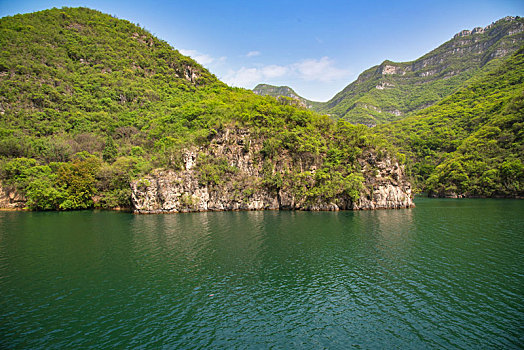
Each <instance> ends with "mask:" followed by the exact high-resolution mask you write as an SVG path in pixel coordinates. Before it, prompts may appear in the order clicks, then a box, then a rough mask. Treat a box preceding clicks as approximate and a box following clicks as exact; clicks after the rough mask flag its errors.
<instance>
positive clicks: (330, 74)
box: [293, 56, 350, 82]
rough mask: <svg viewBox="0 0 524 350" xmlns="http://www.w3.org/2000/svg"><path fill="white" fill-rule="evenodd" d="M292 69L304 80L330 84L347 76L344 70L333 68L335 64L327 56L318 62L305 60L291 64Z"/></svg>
mask: <svg viewBox="0 0 524 350" xmlns="http://www.w3.org/2000/svg"><path fill="white" fill-rule="evenodd" d="M293 69H294V70H295V71H296V72H297V74H298V76H299V77H300V78H301V79H304V80H313V81H321V82H331V81H335V80H338V79H342V78H345V77H346V76H348V75H349V73H350V72H349V71H348V70H346V69H340V68H336V67H335V63H334V61H333V60H332V59H330V58H329V57H327V56H324V57H322V58H321V59H319V60H316V59H307V60H303V61H300V62H297V63H295V64H293Z"/></svg>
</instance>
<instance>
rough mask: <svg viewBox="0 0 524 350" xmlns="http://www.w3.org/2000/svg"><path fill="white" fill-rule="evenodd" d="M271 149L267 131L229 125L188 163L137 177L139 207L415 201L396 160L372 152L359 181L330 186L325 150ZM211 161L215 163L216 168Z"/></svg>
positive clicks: (190, 153)
mask: <svg viewBox="0 0 524 350" xmlns="http://www.w3.org/2000/svg"><path fill="white" fill-rule="evenodd" d="M263 147H264V145H263V137H261V136H257V135H254V134H252V133H250V132H249V131H247V130H242V129H226V130H225V131H224V132H222V133H220V134H218V135H217V136H216V137H215V138H214V139H213V140H212V141H211V142H210V144H209V145H208V146H205V147H201V148H193V149H189V150H186V151H185V153H184V154H183V157H182V159H183V162H182V169H177V170H173V169H171V170H159V171H157V172H154V173H153V174H151V175H149V176H146V177H145V178H142V179H140V180H137V181H134V182H132V184H131V187H132V203H133V206H134V210H135V212H137V213H163V212H190V211H208V210H210V211H214V210H264V209H296V210H344V209H356V210H358V209H393V208H409V207H412V206H413V198H412V194H411V185H410V184H409V183H408V182H407V181H406V179H405V175H404V170H403V167H402V166H399V164H398V163H397V162H396V161H393V160H391V159H390V158H384V159H380V158H379V157H378V156H377V155H376V154H373V153H370V152H368V153H364V154H362V157H361V158H359V159H358V164H359V167H360V169H359V170H358V171H355V174H350V175H348V176H347V178H350V179H352V180H353V184H354V187H352V188H351V189H349V188H348V187H344V186H343V185H338V183H337V185H334V186H332V187H329V188H326V187H322V186H321V182H322V179H320V178H319V176H318V175H319V173H318V172H317V171H318V169H320V168H321V166H322V162H323V155H317V156H314V155H307V154H302V155H299V156H297V155H296V154H292V153H289V152H287V151H285V150H284V151H282V152H281V153H280V154H277V155H275V156H274V157H273V158H272V159H271V160H270V159H268V158H267V157H265V156H264V152H263ZM211 159H213V160H214V161H212V162H210V160H211ZM203 160H205V164H204V162H203ZM213 162H214V163H213ZM210 163H211V164H214V166H213V167H211V168H210V167H209V164H210ZM343 183H344V182H342V181H341V182H340V184H343ZM346 183H347V182H346ZM317 188H318V191H317V192H316V191H315V189H317ZM356 189H357V190H358V191H357V192H356V193H355V190H356Z"/></svg>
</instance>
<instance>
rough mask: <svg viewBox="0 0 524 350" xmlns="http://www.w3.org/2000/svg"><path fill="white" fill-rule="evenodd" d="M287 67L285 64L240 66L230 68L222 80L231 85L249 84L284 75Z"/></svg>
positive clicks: (244, 85) (287, 69) (287, 70)
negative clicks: (237, 68) (258, 66)
mask: <svg viewBox="0 0 524 350" xmlns="http://www.w3.org/2000/svg"><path fill="white" fill-rule="evenodd" d="M288 72H289V68H288V67H285V66H277V65H270V66H264V67H261V68H246V67H242V68H240V69H239V70H237V71H234V70H231V71H229V73H228V74H226V76H225V77H224V81H225V82H226V83H227V84H229V85H232V86H243V87H246V86H249V85H252V84H254V83H259V82H261V81H262V80H267V79H275V78H280V77H283V76H285V75H286V74H287V73H288Z"/></svg>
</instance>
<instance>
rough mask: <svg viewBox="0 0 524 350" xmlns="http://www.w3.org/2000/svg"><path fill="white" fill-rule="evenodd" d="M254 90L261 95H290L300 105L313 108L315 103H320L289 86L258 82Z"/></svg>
mask: <svg viewBox="0 0 524 350" xmlns="http://www.w3.org/2000/svg"><path fill="white" fill-rule="evenodd" d="M253 92H254V93H255V94H257V95H261V96H273V97H282V96H284V97H289V98H292V99H294V100H296V101H297V102H298V105H299V106H300V107H304V108H312V107H313V106H314V105H317V104H319V102H314V101H310V100H308V99H305V98H304V97H302V96H300V95H299V94H297V93H296V92H295V90H293V89H292V88H290V87H289V86H275V85H270V84H258V85H257V86H256V87H255V88H254V89H253Z"/></svg>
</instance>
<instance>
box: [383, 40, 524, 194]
mask: <svg viewBox="0 0 524 350" xmlns="http://www.w3.org/2000/svg"><path fill="white" fill-rule="evenodd" d="M485 68H486V69H485V70H484V72H482V73H480V74H477V75H476V76H475V77H474V78H472V79H470V80H469V81H468V82H467V83H466V84H465V86H463V87H462V88H460V89H459V90H458V91H456V92H454V93H453V94H451V95H449V96H448V97H446V98H445V99H443V100H442V101H440V102H439V103H437V104H435V105H433V106H431V107H429V108H426V109H424V110H422V111H418V112H416V114H415V115H413V116H410V117H407V118H405V119H403V120H401V121H398V122H394V123H390V124H384V125H381V126H378V127H377V128H374V129H376V130H377V132H379V133H381V134H382V135H383V137H385V138H386V137H387V138H388V139H389V140H392V141H393V142H394V143H395V144H396V145H397V146H398V147H399V149H400V151H401V152H402V153H404V154H405V155H406V156H407V158H408V165H409V169H410V172H411V177H412V178H413V179H414V180H415V182H416V184H417V187H419V188H421V189H422V190H425V191H427V192H428V193H429V194H430V195H433V196H444V197H521V198H522V197H524V46H521V47H520V49H519V50H517V52H516V53H514V54H513V55H511V56H509V57H507V58H506V59H504V60H503V61H502V63H499V62H494V61H492V62H489V63H487V64H486V67H485Z"/></svg>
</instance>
